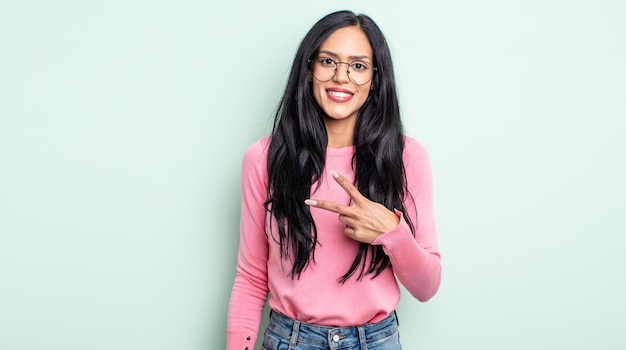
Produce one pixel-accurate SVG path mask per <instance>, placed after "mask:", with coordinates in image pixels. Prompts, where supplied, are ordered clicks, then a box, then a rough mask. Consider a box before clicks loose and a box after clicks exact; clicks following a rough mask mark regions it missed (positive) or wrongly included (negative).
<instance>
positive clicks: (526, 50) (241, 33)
mask: <svg viewBox="0 0 626 350" xmlns="http://www.w3.org/2000/svg"><path fill="white" fill-rule="evenodd" d="M339 9H351V10H354V11H356V12H364V13H366V14H369V15H370V16H372V17H373V18H374V20H375V21H377V23H378V24H379V25H380V27H381V28H382V30H383V32H384V33H385V34H386V36H387V38H388V40H389V44H390V47H391V50H392V54H393V58H394V63H395V67H396V74H397V80H398V84H399V94H400V100H401V108H402V112H403V118H404V122H405V126H406V133H407V134H409V135H411V136H413V137H415V138H417V139H419V140H420V141H422V143H424V144H425V145H426V147H427V149H428V150H429V153H430V156H431V161H432V166H433V175H434V181H435V214H436V218H437V223H438V230H439V237H440V246H441V251H442V256H443V282H442V286H441V289H440V291H439V293H438V294H437V295H436V296H435V298H434V299H432V300H431V301H429V302H427V303H419V302H418V301H416V300H414V299H411V297H410V296H409V295H408V294H407V293H405V294H404V295H403V299H402V301H401V304H400V306H399V309H398V312H399V317H400V322H401V324H400V330H401V337H402V340H403V343H404V346H405V348H406V349H461V348H462V349H476V350H484V349H494V350H495V349H606V350H614V349H623V348H626V333H624V332H623V330H624V317H625V316H626V297H625V296H626V272H625V271H626V255H625V254H624V252H625V251H626V216H625V215H624V209H626V208H625V204H624V203H625V200H626V186H625V185H624V180H625V179H626V169H625V168H626V165H625V164H626V162H625V161H624V158H625V156H624V153H625V151H626V140H625V137H624V135H625V133H626V83H625V82H626V68H625V66H626V65H625V64H624V63H625V62H626V44H625V43H626V24H625V23H626V22H624V18H626V5H625V3H624V2H623V1H620V0H614V1H609V0H604V1H602V0H580V1H565V0H561V1H559V0H527V1H495V0H477V1H460V0H456V1H455V0H441V1H406V2H402V1H335V2H315V1H306V2H304V1H284V0H283V1H267V2H260V1H247V2H246V1H232V2H221V1H220V2H214V1H206V0H205V1H200V0H180V1H171V0H170V1H167V0H160V1H159V0H157V1H147V0H128V1H119V0H114V1H79V0H74V1H72V0H58V1H43V0H32V1H28V0H25V1H9V0H0V349H3V350H39V349H42V350H43V349H46V350H48V349H55V350H56V349H59V350H61V349H63V350H79V349H80V350H83V349H89V350H110V349H116V350H130V349H152V350H172V349H176V350H201V349H222V348H224V344H225V328H226V309H227V304H228V298H229V293H230V288H231V285H232V281H233V277H234V273H235V264H236V252H237V245H238V239H239V238H238V225H239V204H240V203H239V201H240V200H239V171H240V164H241V158H242V156H243V152H244V150H245V149H246V148H247V147H248V145H250V144H251V143H252V142H254V141H256V140H257V139H258V138H260V137H262V136H263V135H265V134H267V133H268V132H269V131H270V129H271V123H272V119H273V115H274V112H275V109H276V105H277V103H278V99H279V98H280V96H281V94H282V91H283V88H284V84H285V80H286V76H287V73H288V70H289V68H290V64H291V60H292V59H293V55H294V53H295V50H296V48H297V45H298V44H299V42H300V40H301V38H302V37H303V35H304V34H305V33H306V31H307V30H308V29H309V28H310V27H311V26H312V25H313V23H314V22H315V21H317V20H318V19H319V18H320V17H322V16H323V15H325V14H326V13H328V12H331V11H335V10H339Z"/></svg>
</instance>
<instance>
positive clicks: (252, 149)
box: [244, 136, 270, 160]
mask: <svg viewBox="0 0 626 350" xmlns="http://www.w3.org/2000/svg"><path fill="white" fill-rule="evenodd" d="M269 144H270V136H264V137H262V138H260V139H259V140H257V141H256V142H254V143H253V144H251V145H250V146H248V148H247V149H246V152H245V153H244V160H254V159H260V158H262V159H265V158H267V149H268V147H269Z"/></svg>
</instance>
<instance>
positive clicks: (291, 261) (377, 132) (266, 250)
mask: <svg viewBox="0 0 626 350" xmlns="http://www.w3.org/2000/svg"><path fill="white" fill-rule="evenodd" d="M241 194H242V212H241V232H240V235H241V236H240V246H239V256H238V264H237V275H236V277H235V281H234V284H233V289H232V294H231V299H230V305H229V311H228V325H227V332H228V336H227V348H228V349H229V350H231V349H252V348H253V347H254V344H255V341H256V338H257V333H258V330H259V326H260V322H261V315H262V311H263V308H264V305H265V302H266V299H267V297H268V295H269V305H270V307H271V309H272V312H271V317H270V322H269V325H268V328H267V330H266V332H265V337H264V339H263V348H264V349H279V348H280V349H283V348H286V347H287V346H291V347H290V349H329V348H333V349H334V348H339V347H341V348H342V349H344V348H345V349H361V348H365V346H367V349H400V348H401V347H400V343H399V335H398V331H397V320H396V319H395V308H396V306H397V305H398V302H399V298H400V289H399V286H398V283H397V280H399V281H400V282H401V283H402V284H403V285H404V287H406V289H407V290H408V291H409V292H410V293H411V294H412V295H413V296H414V297H415V298H417V299H418V300H421V301H426V300H428V299H430V298H431V297H432V296H433V295H434V294H435V293H436V292H437V290H438V288H439V283H440V275H441V264H440V256H439V251H438V246H437V234H436V229H435V223H434V218H433V211H432V179H431V172H430V165H429V160H428V155H427V153H426V151H425V149H424V147H423V146H422V145H421V144H420V143H419V142H417V141H416V140H414V139H412V138H410V137H407V136H404V135H403V131H402V125H401V121H400V112H399V107H398V100H397V95H396V88H395V81H394V75H393V67H392V62H391V56H390V53H389V48H388V46H387V43H386V41H385V38H384V36H383V34H382V32H381V31H380V29H379V28H378V26H377V25H376V24H375V23H374V22H373V21H372V20H371V19H370V18H369V17H367V16H365V15H356V14H354V13H352V12H348V11H340V12H335V13H331V14H329V15H327V16H325V17H324V18H322V19H321V20H319V21H318V22H317V23H316V24H315V25H314V26H313V27H312V28H311V30H310V31H309V32H308V33H307V34H306V36H305V37H304V39H303V41H302V43H301V44H300V47H299V49H298V52H297V53H296V57H295V59H294V61H293V65H292V70H291V73H290V76H289V80H288V82H287V87H286V89H285V93H284V96H283V98H282V100H281V102H280V108H279V110H278V112H277V114H276V120H275V123H274V128H273V131H272V134H271V135H270V136H267V137H265V138H263V139H261V140H259V141H258V142H256V143H255V144H253V145H252V146H250V148H249V149H248V150H247V151H246V153H245V155H244V159H243V166H242V177H241ZM396 278H397V280H396Z"/></svg>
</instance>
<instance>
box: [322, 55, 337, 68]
mask: <svg viewBox="0 0 626 350" xmlns="http://www.w3.org/2000/svg"><path fill="white" fill-rule="evenodd" d="M318 62H319V64H320V65H321V66H322V67H334V66H335V61H334V60H333V59H332V58H328V57H320V58H319V59H318Z"/></svg>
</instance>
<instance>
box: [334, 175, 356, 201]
mask: <svg viewBox="0 0 626 350" xmlns="http://www.w3.org/2000/svg"><path fill="white" fill-rule="evenodd" d="M330 175H332V177H333V178H334V179H335V181H337V183H338V184H339V185H340V186H341V187H342V188H343V189H344V191H346V193H348V196H350V198H352V200H353V201H354V203H355V204H358V203H359V202H360V201H361V199H362V198H363V195H362V194H361V192H359V190H358V189H357V188H356V187H355V186H354V185H353V184H352V183H351V182H350V181H348V180H347V179H346V178H345V177H343V176H341V175H340V174H339V173H338V172H336V171H334V170H330Z"/></svg>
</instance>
